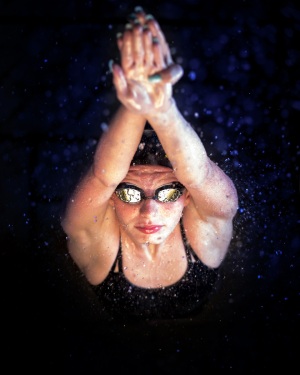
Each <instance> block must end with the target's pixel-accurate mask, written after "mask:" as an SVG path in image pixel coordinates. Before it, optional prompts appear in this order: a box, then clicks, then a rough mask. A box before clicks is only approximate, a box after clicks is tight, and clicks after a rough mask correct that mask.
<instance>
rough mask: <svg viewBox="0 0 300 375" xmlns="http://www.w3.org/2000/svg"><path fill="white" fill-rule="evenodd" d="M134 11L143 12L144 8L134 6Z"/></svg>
mask: <svg viewBox="0 0 300 375" xmlns="http://www.w3.org/2000/svg"><path fill="white" fill-rule="evenodd" d="M134 12H135V13H143V12H144V9H143V8H142V7H141V6H136V7H135V8H134Z"/></svg>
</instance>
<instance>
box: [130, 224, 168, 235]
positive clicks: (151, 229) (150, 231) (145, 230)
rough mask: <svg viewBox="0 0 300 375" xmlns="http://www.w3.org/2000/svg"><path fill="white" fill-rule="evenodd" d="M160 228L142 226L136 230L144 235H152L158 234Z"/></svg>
mask: <svg viewBox="0 0 300 375" xmlns="http://www.w3.org/2000/svg"><path fill="white" fill-rule="evenodd" d="M161 228H162V225H142V226H137V227H136V229H137V230H139V231H140V232H142V233H145V234H153V233H156V232H158V231H159V230H160V229H161Z"/></svg>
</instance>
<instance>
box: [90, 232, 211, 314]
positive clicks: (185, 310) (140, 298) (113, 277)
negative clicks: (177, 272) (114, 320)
mask: <svg viewBox="0 0 300 375" xmlns="http://www.w3.org/2000/svg"><path fill="white" fill-rule="evenodd" d="M181 232H182V236H183V240H184V243H185V250H186V256H187V261H188V266H187V270H186V272H185V274H184V276H183V277H182V278H181V279H180V280H178V281H177V282H176V283H174V284H172V285H170V286H166V287H161V288H142V287H138V286H136V285H133V284H132V283H130V281H128V280H127V279H126V277H125V275H124V272H123V266H122V250H121V246H120V248H119V252H118V255H117V257H116V260H115V262H114V264H113V266H112V268H111V270H110V272H109V274H108V276H107V278H106V279H105V280H104V281H103V282H102V283H101V284H99V285H97V286H95V287H93V288H94V290H95V292H96V293H97V295H98V297H99V298H100V301H101V303H102V305H104V308H105V310H107V312H109V313H110V314H113V315H114V316H122V317H124V316H125V315H126V316H132V317H141V318H174V317H183V316H187V315H190V314H191V313H194V312H197V311H199V310H200V309H201V308H202V307H203V304H204V302H205V301H206V300H207V298H208V296H209V295H210V294H211V292H212V291H213V289H214V287H215V285H216V281H217V280H218V270H217V269H211V268H208V267H207V266H205V265H204V264H203V263H202V262H201V261H200V259H199V258H198V257H197V255H196V254H195V252H194V251H193V250H192V248H191V247H190V246H189V245H188V244H187V241H186V238H185V231H184V229H183V226H182V225H181ZM117 264H118V269H119V272H116V271H115V268H116V265H117Z"/></svg>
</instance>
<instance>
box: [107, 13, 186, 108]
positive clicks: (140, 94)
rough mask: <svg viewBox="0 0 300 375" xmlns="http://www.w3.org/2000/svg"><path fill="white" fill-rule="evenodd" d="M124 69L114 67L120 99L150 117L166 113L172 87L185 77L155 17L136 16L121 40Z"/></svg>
mask: <svg viewBox="0 0 300 375" xmlns="http://www.w3.org/2000/svg"><path fill="white" fill-rule="evenodd" d="M118 47H119V50H120V54H121V66H120V65H117V64H114V65H113V66H112V73H113V80H114V85H115V88H116V91H117V96H118V99H119V100H120V101H121V102H122V103H123V104H124V105H125V106H126V107H127V108H128V109H130V110H132V111H134V112H137V113H141V114H147V113H151V112H153V111H159V110H164V111H165V110H167V109H168V107H169V106H170V102H171V98H172V85H173V84H174V83H175V82H177V81H178V79H179V78H180V77H181V76H182V73H183V72H182V68H181V67H180V66H179V65H176V64H174V63H173V61H172V58H171V53H170V50H169V46H168V44H167V43H166V41H165V37H164V35H163V33H162V31H161V29H160V27H159V25H158V23H157V22H156V21H155V20H154V19H153V17H149V16H148V17H146V16H145V15H144V13H143V12H140V13H138V14H136V15H135V17H134V20H132V21H131V23H130V24H128V25H127V27H126V28H125V31H124V33H123V35H122V37H121V38H118Z"/></svg>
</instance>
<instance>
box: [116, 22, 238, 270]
mask: <svg viewBox="0 0 300 375" xmlns="http://www.w3.org/2000/svg"><path fill="white" fill-rule="evenodd" d="M138 21H139V22H136V23H135V26H134V27H133V28H131V27H130V28H128V30H127V31H126V33H125V34H124V36H123V38H122V40H121V41H119V46H120V48H121V49H122V50H123V51H124V55H123V58H125V59H126V62H128V68H127V65H126V64H124V68H125V69H120V68H119V67H118V66H115V70H114V77H115V86H116V90H117V95H118V98H119V100H120V101H121V102H122V103H123V104H124V106H126V107H127V108H129V109H130V110H131V111H133V112H135V113H139V114H142V115H143V116H144V117H145V118H146V119H147V121H148V122H149V123H150V124H151V125H152V127H153V129H154V130H155V131H156V133H157V135H158V137H159V139H160V141H161V143H162V145H163V148H164V150H165V151H166V154H167V156H168V157H169V159H170V162H171V164H172V166H173V169H174V173H175V175H176V177H177V178H178V180H179V181H180V182H181V183H182V184H183V185H185V186H186V188H187V189H188V191H189V193H190V196H191V201H190V204H189V205H188V206H187V207H186V209H185V212H184V217H183V220H184V225H185V228H186V231H187V236H188V240H189V241H190V243H191V245H192V247H193V249H194V250H195V251H196V252H197V254H198V256H199V257H200V258H201V260H202V261H203V262H204V263H205V264H207V265H209V266H211V267H217V266H218V265H219V264H220V263H221V262H222V260H223V259H224V257H225V255H226V252H227V249H228V245H229V242H230V240H231V236H232V220H233V217H234V216H235V214H236V210H237V206H238V201H237V194H236V189H235V187H234V184H233V182H232V181H231V179H230V178H229V177H228V176H227V175H226V174H225V173H224V172H223V171H222V170H221V169H220V168H219V167H218V166H217V165H216V164H215V163H214V162H213V161H212V160H210V158H209V157H208V155H207V153H206V150H205V147H204V145H203V143H202V142H201V139H200V138H199V137H198V135H197V133H196V132H195V131H194V129H193V128H192V126H191V125H190V124H189V123H188V122H187V121H186V120H185V118H184V117H183V116H182V114H181V112H180V110H179V109H178V107H177V105H176V103H175V100H174V99H173V95H172V83H173V82H172V80H171V79H168V75H167V74H166V72H167V73H168V74H170V72H172V69H174V66H176V65H175V64H173V62H172V60H171V58H170V52H169V47H168V44H167V43H166V41H165V38H164V35H163V33H162V31H161V29H160V26H159V24H158V23H157V22H156V21H155V20H154V19H153V18H150V19H149V18H147V17H144V18H143V15H142V16H141V17H139V18H138ZM141 23H142V25H146V28H144V29H143V28H142V26H141ZM142 30H144V31H142ZM153 37H155V43H150V38H151V39H152V38H153ZM141 38H145V39H144V42H141V40H143V39H141ZM153 75H154V78H155V79H154V80H153V79H152V80H151V78H150V80H149V76H150V77H153ZM169 77H170V76H169Z"/></svg>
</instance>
